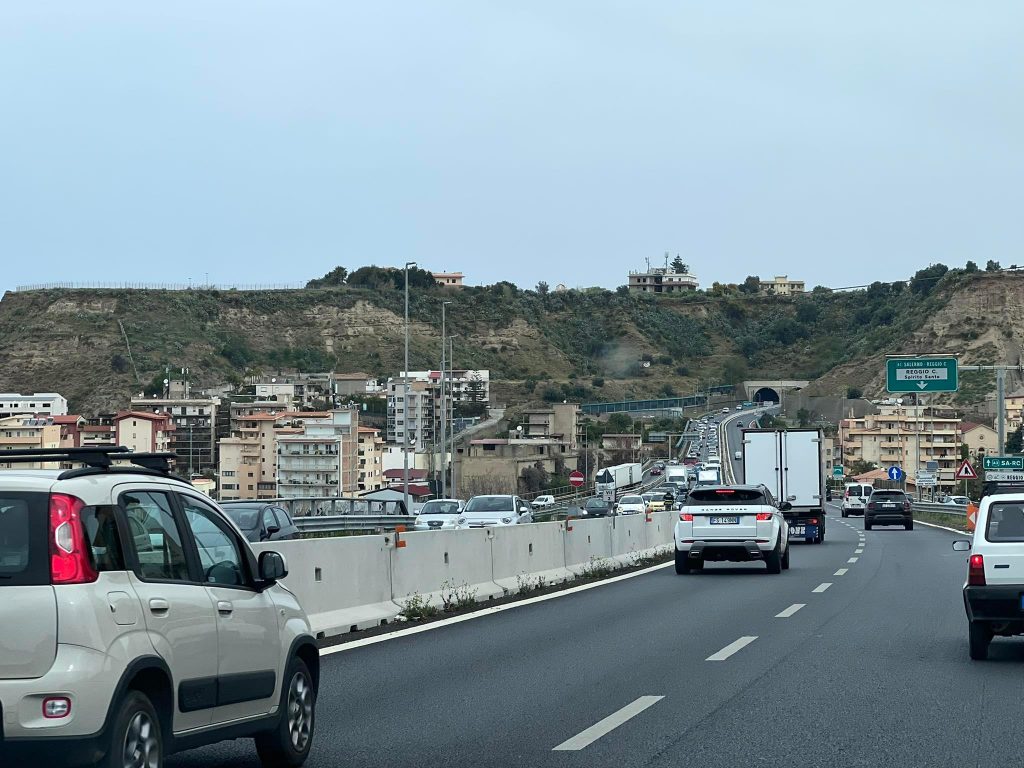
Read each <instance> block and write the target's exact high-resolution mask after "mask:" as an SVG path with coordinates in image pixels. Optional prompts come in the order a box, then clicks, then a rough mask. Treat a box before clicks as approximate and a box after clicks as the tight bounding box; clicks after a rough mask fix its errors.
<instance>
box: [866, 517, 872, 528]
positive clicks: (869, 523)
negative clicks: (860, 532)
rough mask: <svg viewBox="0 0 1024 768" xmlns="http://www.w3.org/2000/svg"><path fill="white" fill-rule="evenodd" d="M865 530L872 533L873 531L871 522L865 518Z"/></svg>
mask: <svg viewBox="0 0 1024 768" xmlns="http://www.w3.org/2000/svg"><path fill="white" fill-rule="evenodd" d="M864 530H865V531H870V530H871V521H870V520H868V519H867V518H866V517H865V518H864Z"/></svg>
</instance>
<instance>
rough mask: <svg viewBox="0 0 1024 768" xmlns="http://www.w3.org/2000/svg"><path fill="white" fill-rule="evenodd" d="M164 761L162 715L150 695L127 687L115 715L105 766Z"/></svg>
mask: <svg viewBox="0 0 1024 768" xmlns="http://www.w3.org/2000/svg"><path fill="white" fill-rule="evenodd" d="M163 764H164V743H163V732H162V731H161V729H160V718H159V717H158V716H157V713H156V708H155V707H154V706H153V703H152V702H151V701H150V700H149V697H148V696H146V694H144V693H142V692H141V691H128V694H127V695H126V696H125V697H124V699H123V700H122V701H121V706H120V707H118V709H117V714H116V715H115V716H114V720H113V725H112V726H111V728H110V741H109V743H108V746H107V754H106V757H105V758H104V762H103V763H102V765H103V766H104V768H134V766H140V768H160V767H161V766H162V765H163Z"/></svg>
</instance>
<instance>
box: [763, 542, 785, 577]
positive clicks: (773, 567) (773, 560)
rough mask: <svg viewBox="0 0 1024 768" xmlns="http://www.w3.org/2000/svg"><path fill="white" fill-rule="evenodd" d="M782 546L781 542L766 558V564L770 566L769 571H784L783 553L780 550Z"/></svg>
mask: <svg viewBox="0 0 1024 768" xmlns="http://www.w3.org/2000/svg"><path fill="white" fill-rule="evenodd" d="M781 546H782V545H781V544H776V545H775V549H773V550H772V551H771V552H769V553H768V556H767V557H766V558H765V559H764V563H765V565H767V566H768V573H782V554H781V553H780V552H779V548H780V547H781Z"/></svg>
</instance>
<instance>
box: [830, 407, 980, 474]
mask: <svg viewBox="0 0 1024 768" xmlns="http://www.w3.org/2000/svg"><path fill="white" fill-rule="evenodd" d="M839 437H840V440H841V441H842V452H843V464H844V465H845V464H849V463H850V462H852V461H855V460H857V459H860V460H863V461H867V462H869V463H871V464H875V465H877V466H879V467H883V468H884V467H888V466H893V465H895V466H899V467H901V468H902V469H903V470H904V471H905V472H906V473H907V474H908V475H909V476H911V477H916V476H917V473H918V472H919V471H921V470H923V469H924V468H925V466H926V463H927V462H929V461H936V462H938V465H939V475H938V486H939V488H940V489H942V490H953V488H954V487H955V480H954V474H955V473H956V469H957V466H958V465H959V462H960V444H961V442H962V433H961V426H960V418H959V417H957V415H956V414H955V412H954V411H952V410H949V409H947V408H943V407H935V406H915V405H902V406H896V405H883V406H881V407H880V410H879V413H877V414H868V415H866V416H864V417H863V418H859V419H844V420H842V421H841V422H840V424H839Z"/></svg>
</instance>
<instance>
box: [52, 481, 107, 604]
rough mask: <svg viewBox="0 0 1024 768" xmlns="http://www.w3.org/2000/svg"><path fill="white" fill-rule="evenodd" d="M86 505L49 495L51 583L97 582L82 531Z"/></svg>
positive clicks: (66, 496)
mask: <svg viewBox="0 0 1024 768" xmlns="http://www.w3.org/2000/svg"><path fill="white" fill-rule="evenodd" d="M84 506H85V502H84V501H82V500H81V499H79V498H75V497H74V496H68V495H66V494H63V493H51V494H50V581H51V582H52V583H54V584H87V583H89V582H91V581H96V578H97V574H96V569H95V568H93V566H92V562H91V561H90V559H89V551H88V549H87V548H86V543H85V530H84V529H83V527H82V518H81V512H82V508H83V507H84Z"/></svg>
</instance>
